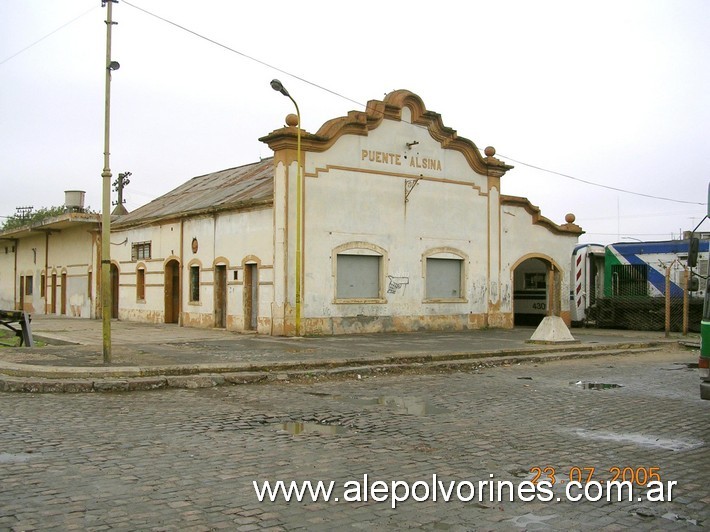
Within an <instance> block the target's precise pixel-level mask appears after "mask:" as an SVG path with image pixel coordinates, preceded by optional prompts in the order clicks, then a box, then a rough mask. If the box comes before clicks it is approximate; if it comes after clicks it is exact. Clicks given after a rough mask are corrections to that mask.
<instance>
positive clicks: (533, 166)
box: [499, 154, 705, 205]
mask: <svg viewBox="0 0 710 532" xmlns="http://www.w3.org/2000/svg"><path fill="white" fill-rule="evenodd" d="M499 156H500V157H502V158H504V159H508V160H510V161H513V162H514V163H517V164H522V165H523V166H527V167H529V168H534V169H535V170H540V171H542V172H547V173H550V174H555V175H558V176H561V177H565V178H567V179H571V180H573V181H579V182H580V183H584V184H586V185H592V186H595V187H600V188H606V189H608V190H614V191H616V192H623V193H625V194H633V195H634V196H643V197H644V198H651V199H657V200H663V201H673V202H675V203H685V204H688V205H705V203H701V202H697V201H684V200H677V199H673V198H665V197H663V196H654V195H652V194H644V193H643V192H634V191H632V190H625V189H623V188H617V187H612V186H609V185H602V184H601V183H594V182H593V181H588V180H586V179H582V178H579V177H574V176H571V175H569V174H563V173H562V172H556V171H554V170H548V169H547V168H542V167H540V166H535V165H533V164H529V163H524V162H522V161H518V160H516V159H513V158H512V157H508V156H507V155H503V154H499Z"/></svg>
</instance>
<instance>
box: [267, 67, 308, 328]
mask: <svg viewBox="0 0 710 532" xmlns="http://www.w3.org/2000/svg"><path fill="white" fill-rule="evenodd" d="M271 88H272V89H274V90H275V91H276V92H280V93H281V94H283V95H284V96H286V97H287V98H288V99H289V100H291V101H292V102H293V105H294V106H295V107H296V118H297V121H298V123H297V124H296V336H300V335H301V276H302V271H301V270H302V262H301V246H302V233H303V217H302V211H303V191H302V188H303V184H302V177H301V111H300V110H299V109H298V104H297V103H296V100H294V99H293V98H292V97H291V95H290V94H289V93H288V91H287V90H286V87H284V86H283V84H282V83H281V82H280V81H279V80H278V79H272V80H271Z"/></svg>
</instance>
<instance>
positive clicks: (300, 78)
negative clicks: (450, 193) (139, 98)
mask: <svg viewBox="0 0 710 532" xmlns="http://www.w3.org/2000/svg"><path fill="white" fill-rule="evenodd" d="M123 3H124V4H126V5H127V6H130V7H132V8H134V9H137V10H138V11H141V12H143V13H145V14H147V15H150V16H151V17H154V18H156V19H158V20H160V21H162V22H165V23H166V24H170V25H171V26H174V27H176V28H178V29H181V30H183V31H185V32H187V33H189V34H191V35H194V36H195V37H198V38H200V39H203V40H205V41H207V42H209V43H211V44H214V45H216V46H219V47H220V48H224V49H225V50H228V51H230V52H232V53H235V54H237V55H240V56H242V57H244V58H246V59H249V60H250V61H254V62H256V63H259V64H260V65H263V66H265V67H267V68H270V69H273V70H276V71H277V72H281V73H282V74H285V75H287V76H289V77H292V78H294V79H297V80H299V81H301V82H303V83H306V84H308V85H311V86H312V87H315V88H317V89H320V90H323V91H325V92H328V93H330V94H332V95H334V96H337V97H339V98H342V99H344V100H347V101H349V102H351V103H354V104H356V105H358V106H360V107H364V108H367V106H366V105H365V104H363V103H362V102H359V101H357V100H353V99H352V98H349V97H347V96H345V95H343V94H340V93H338V92H336V91H333V90H331V89H328V88H327V87H323V86H322V85H318V84H317V83H314V82H312V81H309V80H307V79H305V78H302V77H300V76H297V75H295V74H292V73H291V72H288V71H286V70H284V69H282V68H279V67H277V66H274V65H272V64H270V63H267V62H265V61H262V60H260V59H257V58H256V57H253V56H251V55H248V54H245V53H244V52H240V51H239V50H236V49H234V48H231V47H230V46H227V45H225V44H222V43H220V42H219V41H216V40H214V39H211V38H209V37H207V36H205V35H202V34H200V33H198V32H196V31H193V30H191V29H189V28H187V27H185V26H182V25H180V24H177V23H176V22H173V21H171V20H168V19H166V18H165V17H161V16H160V15H157V14H155V13H153V12H151V11H148V10H147V9H144V8H142V7H139V6H136V5H135V4H132V3H130V2H128V1H127V0H123ZM94 9H95V7H92V8H91V9H89V10H88V11H86V12H84V13H82V14H81V15H79V16H77V17H75V18H74V19H72V20H70V21H69V22H67V23H66V24H63V25H62V26H60V27H59V28H57V29H56V30H54V31H52V32H51V33H48V34H47V35H45V36H44V37H42V38H41V39H39V40H37V41H35V42H34V43H32V44H30V45H29V46H26V47H25V48H23V49H22V50H20V51H18V52H16V53H15V54H13V55H11V56H10V57H8V58H6V59H4V60H3V61H0V64H3V63H5V62H7V61H9V60H10V59H12V58H13V57H15V56H17V55H19V54H21V53H22V52H24V51H25V50H27V49H29V48H31V47H32V46H34V45H36V44H38V43H39V42H41V41H43V40H44V39H46V38H47V37H49V36H51V35H53V34H54V33H56V32H58V31H59V30H61V29H63V28H65V27H66V26H68V25H70V24H71V23H73V22H75V21H76V20H78V19H80V18H81V17H83V16H85V15H86V14H88V13H89V12H91V11H93V10H94ZM412 125H415V126H417V125H418V124H412ZM420 127H423V126H420ZM499 157H502V158H504V159H508V160H510V161H513V162H514V163H516V164H522V165H523V166H527V167H529V168H534V169H536V170H539V171H541V172H547V173H550V174H554V175H558V176H561V177H564V178H566V179H571V180H573V181H577V182H580V183H584V184H586V185H591V186H595V187H600V188H605V189H607V190H614V191H616V192H622V193H624V194H631V195H634V196H641V197H645V198H650V199H657V200H662V201H671V202H674V203H683V204H688V205H703V206H704V205H705V203H702V202H695V201H684V200H678V199H673V198H666V197H663V196H655V195H652V194H645V193H643V192H635V191H633V190H625V189H622V188H617V187H612V186H609V185H603V184H601V183H595V182H593V181H589V180H587V179H582V178H579V177H575V176H572V175H569V174H564V173H562V172H556V171H554V170H549V169H547V168H542V167H540V166H536V165H533V164H529V163H525V162H523V161H519V160H517V159H514V158H512V157H508V156H506V155H503V154H499Z"/></svg>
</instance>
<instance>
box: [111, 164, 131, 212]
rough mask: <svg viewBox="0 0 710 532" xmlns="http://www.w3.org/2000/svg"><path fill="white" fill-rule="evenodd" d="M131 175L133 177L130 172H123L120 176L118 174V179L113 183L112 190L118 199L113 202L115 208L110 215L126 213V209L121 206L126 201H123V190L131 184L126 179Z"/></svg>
mask: <svg viewBox="0 0 710 532" xmlns="http://www.w3.org/2000/svg"><path fill="white" fill-rule="evenodd" d="M131 175H133V174H131V172H123V173H122V174H118V178H117V179H116V181H114V182H113V189H114V190H115V191H116V192H117V193H118V198H117V199H116V201H114V202H113V205H115V206H116V208H115V209H114V210H113V212H112V213H111V214H126V213H128V211H127V210H126V208H125V207H124V206H123V204H124V203H126V200H125V199H123V189H124V188H126V186H128V184H129V183H130V182H131V180H130V179H128V178H129V176H131Z"/></svg>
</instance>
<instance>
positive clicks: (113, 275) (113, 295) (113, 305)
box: [111, 263, 119, 320]
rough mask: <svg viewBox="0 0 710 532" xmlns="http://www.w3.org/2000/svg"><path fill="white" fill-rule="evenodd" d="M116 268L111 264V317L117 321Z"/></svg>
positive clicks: (117, 276)
mask: <svg viewBox="0 0 710 532" xmlns="http://www.w3.org/2000/svg"><path fill="white" fill-rule="evenodd" d="M118 278H119V275H118V266H116V265H115V264H113V263H111V317H112V318H113V319H114V320H117V319H118Z"/></svg>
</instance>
